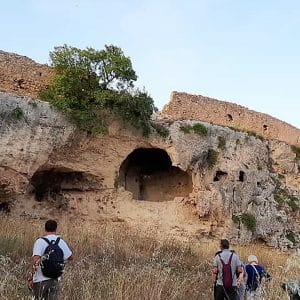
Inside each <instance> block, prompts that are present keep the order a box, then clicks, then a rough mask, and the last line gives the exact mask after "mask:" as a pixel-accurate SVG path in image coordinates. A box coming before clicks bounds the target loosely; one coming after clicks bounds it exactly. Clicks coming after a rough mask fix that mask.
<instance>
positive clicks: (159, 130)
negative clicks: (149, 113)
mask: <svg viewBox="0 0 300 300" xmlns="http://www.w3.org/2000/svg"><path fill="white" fill-rule="evenodd" d="M152 127H153V128H154V129H155V130H156V132H157V133H158V134H159V135H160V136H161V137H162V138H164V139H165V138H167V137H168V136H169V135H170V131H169V129H168V128H167V127H165V126H163V125H160V124H154V123H152Z"/></svg>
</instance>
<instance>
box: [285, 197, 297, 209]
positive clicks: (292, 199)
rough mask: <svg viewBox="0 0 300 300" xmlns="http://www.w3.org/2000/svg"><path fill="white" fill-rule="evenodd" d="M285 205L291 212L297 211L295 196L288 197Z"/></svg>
mask: <svg viewBox="0 0 300 300" xmlns="http://www.w3.org/2000/svg"><path fill="white" fill-rule="evenodd" d="M287 204H288V205H289V206H290V207H291V209H292V211H294V212H295V211H297V210H299V199H298V198H297V197H295V196H291V195H289V196H288V201H287Z"/></svg>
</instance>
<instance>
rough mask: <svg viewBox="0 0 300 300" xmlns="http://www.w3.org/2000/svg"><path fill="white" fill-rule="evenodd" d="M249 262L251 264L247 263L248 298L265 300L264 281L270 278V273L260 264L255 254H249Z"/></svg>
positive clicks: (249, 299)
mask: <svg viewBox="0 0 300 300" xmlns="http://www.w3.org/2000/svg"><path fill="white" fill-rule="evenodd" d="M248 263H249V264H248V265H246V272H247V285H246V299H247V300H263V299H264V295H263V294H264V291H263V283H264V282H265V281H266V280H268V279H270V275H269V274H268V273H267V272H266V271H265V269H264V267H263V266H261V265H259V264H258V259H257V257H256V256H255V255H249V256H248Z"/></svg>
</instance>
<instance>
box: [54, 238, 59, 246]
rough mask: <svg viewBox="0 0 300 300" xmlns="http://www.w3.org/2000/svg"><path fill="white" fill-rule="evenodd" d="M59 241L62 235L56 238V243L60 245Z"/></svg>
mask: <svg viewBox="0 0 300 300" xmlns="http://www.w3.org/2000/svg"><path fill="white" fill-rule="evenodd" d="M59 241H60V237H58V238H57V239H56V241H55V243H54V245H58V243H59Z"/></svg>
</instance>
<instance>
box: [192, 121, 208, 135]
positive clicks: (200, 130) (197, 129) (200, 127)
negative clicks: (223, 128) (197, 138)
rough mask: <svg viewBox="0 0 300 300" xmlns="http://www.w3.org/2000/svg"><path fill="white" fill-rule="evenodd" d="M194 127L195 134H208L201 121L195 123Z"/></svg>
mask: <svg viewBox="0 0 300 300" xmlns="http://www.w3.org/2000/svg"><path fill="white" fill-rule="evenodd" d="M192 128H193V131H194V133H195V134H198V135H203V136H205V135H207V128H206V126H204V125H203V124H201V123H196V124H194V125H193V126H192Z"/></svg>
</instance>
